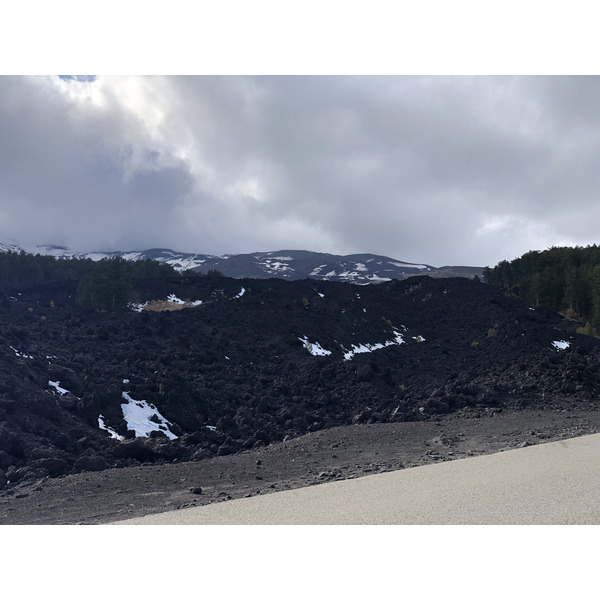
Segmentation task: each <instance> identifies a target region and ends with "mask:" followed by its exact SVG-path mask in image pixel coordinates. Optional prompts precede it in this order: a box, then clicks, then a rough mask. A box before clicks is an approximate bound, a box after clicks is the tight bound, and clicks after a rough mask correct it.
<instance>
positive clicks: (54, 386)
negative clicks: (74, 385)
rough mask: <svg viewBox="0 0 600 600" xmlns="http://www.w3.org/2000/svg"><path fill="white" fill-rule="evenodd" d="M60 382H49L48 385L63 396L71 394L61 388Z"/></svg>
mask: <svg viewBox="0 0 600 600" xmlns="http://www.w3.org/2000/svg"><path fill="white" fill-rule="evenodd" d="M59 384H60V381H49V382H48V385H49V386H50V387H53V388H54V389H55V390H56V391H57V392H58V393H59V394H60V395H61V396H64V395H65V394H68V393H69V390H66V389H65V388H63V387H60V385H59Z"/></svg>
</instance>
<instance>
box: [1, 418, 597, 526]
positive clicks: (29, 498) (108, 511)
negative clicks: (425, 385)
mask: <svg viewBox="0 0 600 600" xmlns="http://www.w3.org/2000/svg"><path fill="white" fill-rule="evenodd" d="M599 431H600V412H599V411H589V410H553V411H549V410H548V411H537V410H522V411H506V410H504V411H498V410H487V411H486V410H481V411H480V412H477V413H476V412H473V413H471V414H462V415H450V416H447V417H444V418H440V419H438V420H432V421H422V422H414V423H386V424H370V425H353V426H347V427H337V428H334V429H330V430H324V431H318V432H313V433H310V434H307V435H305V436H302V437H299V438H295V439H291V440H287V441H284V442H281V443H277V444H272V445H270V446H267V447H264V448H259V449H256V450H252V451H248V452H243V453H240V454H235V455H229V456H220V457H214V458H210V459H207V460H203V461H198V462H185V463H184V462H182V463H175V464H166V463H165V464H150V463H149V464H143V465H141V466H138V467H128V468H123V469H108V470H105V471H100V472H85V473H81V474H77V475H69V476H64V477H58V478H45V479H42V480H39V481H33V482H31V481H30V482H26V483H25V482H24V483H22V484H20V485H17V486H15V487H12V488H10V489H5V490H3V491H2V492H0V523H1V524H12V525H21V524H23V525H24V524H32V525H48V524H64V525H66V524H84V525H88V524H90V525H91V524H101V523H108V522H111V521H119V520H123V519H127V518H132V517H139V516H143V515H147V514H155V513H160V512H164V511H168V510H176V509H179V508H184V507H190V506H200V505H203V504H209V503H213V502H224V501H227V500H230V499H233V498H243V497H249V496H255V495H259V494H269V493H272V492H276V491H279V490H288V489H294V488H299V487H305V486H309V485H318V484H320V483H324V482H327V481H334V480H341V479H349V478H355V477H361V476H363V475H370V474H374V473H382V472H385V471H392V470H396V469H403V468H410V467H416V466H421V465H425V464H431V463H434V462H437V461H445V460H454V459H459V458H465V457H467V456H476V455H481V454H490V453H493V452H501V451H503V450H508V449H512V448H519V447H524V446H527V445H532V444H539V443H544V442H550V441H555V440H560V439H565V438H572V437H577V436H580V435H585V434H590V433H597V432H599Z"/></svg>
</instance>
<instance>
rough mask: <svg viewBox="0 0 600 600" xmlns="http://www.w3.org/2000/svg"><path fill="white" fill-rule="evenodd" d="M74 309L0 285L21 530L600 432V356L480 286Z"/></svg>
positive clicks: (3, 394) (307, 289) (6, 489)
mask: <svg viewBox="0 0 600 600" xmlns="http://www.w3.org/2000/svg"><path fill="white" fill-rule="evenodd" d="M75 293H76V283H60V284H59V283H47V284H29V285H25V284H23V285H22V286H17V285H12V286H9V287H6V286H5V287H3V288H1V289H0V318H1V321H0V323H1V325H0V488H1V490H0V514H2V517H0V518H1V519H2V522H4V523H10V522H13V523H17V522H104V521H106V520H111V519H115V518H118V517H120V516H122V517H123V518H125V517H126V516H131V514H140V512H139V511H142V514H143V511H146V510H147V511H157V510H165V507H166V508H167V509H168V508H169V507H177V506H183V505H185V504H187V503H193V502H207V501H217V500H221V499H223V498H228V497H230V496H231V497H239V495H240V494H242V492H243V494H242V495H246V494H254V493H257V492H260V493H265V492H266V491H274V490H275V489H281V488H282V487H286V486H287V487H294V486H297V485H307V484H310V483H314V482H317V483H318V482H321V481H326V480H330V479H331V478H339V477H347V476H357V475H360V474H366V473H368V472H377V470H385V469H390V468H399V467H402V466H414V465H416V464H423V462H427V461H429V460H439V459H449V458H456V457H459V456H464V455H468V452H469V451H471V452H485V451H493V450H500V449H505V448H508V447H514V446H515V445H518V444H528V443H538V442H539V441H544V440H550V439H560V438H561V437H565V436H572V435H580V434H581V433H590V432H593V431H595V430H596V426H597V424H598V419H597V415H598V412H597V408H598V394H599V391H600V369H599V368H598V367H599V364H600V345H599V342H598V340H596V339H594V338H591V337H588V336H581V335H579V334H576V333H574V328H575V325H574V324H572V323H570V322H569V321H566V320H564V319H563V318H562V317H561V316H560V315H558V314H556V313H553V312H551V311H548V310H545V309H543V308H537V309H535V310H533V309H532V308H530V307H528V306H526V305H523V304H522V303H520V302H519V301H518V300H516V299H515V298H512V297H508V296H505V295H504V294H503V293H502V292H500V291H499V290H496V289H495V288H492V287H490V286H487V285H485V284H482V283H479V282H476V281H472V280H468V279H464V278H456V279H434V278H430V277H427V276H422V277H413V278H410V279H407V280H404V281H398V280H395V281H390V282H386V283H382V284H380V285H377V286H355V285H350V284H345V283H339V282H324V281H314V280H299V281H283V280H280V279H268V280H265V279H244V280H239V279H229V278H225V277H213V278H209V277H203V278H190V279H185V278H182V277H177V278H173V279H172V280H160V281H136V282H135V285H134V295H135V298H134V300H135V305H133V306H132V310H131V311H129V312H127V313H125V314H109V313H96V312H92V311H88V310H84V309H82V308H80V307H77V306H76V305H75V302H74V296H75ZM151 301H160V303H158V304H156V303H152V302H151ZM165 308H169V309H173V310H163V309H165ZM490 415H492V416H490ZM479 423H485V424H486V425H485V426H484V428H483V429H481V427H482V426H481V425H474V424H479ZM502 423H504V425H501V424H502ZM502 428H504V429H502ZM436 431H437V433H436ZM461 433H462V434H463V435H460V434H461ZM386 440H387V441H386ZM426 444H429V445H426ZM313 445H315V446H314V448H313ZM311 448H313V450H311ZM311 455H312V456H311ZM333 455H336V456H335V457H334V456H333ZM359 455H360V456H359ZM434 456H439V457H440V458H437V459H436V458H432V457H434ZM365 457H366V460H365ZM378 457H379V458H378ZM267 461H268V464H269V465H270V467H269V469H270V471H269V473H268V474H267V475H265V474H261V473H260V472H259V471H260V470H261V469H260V467H261V464H267ZM199 474H202V475H199ZM261 477H262V479H261ZM232 481H233V483H232ZM267 483H268V486H266V484H267ZM188 484H189V485H188ZM278 486H279V487H278ZM196 488H197V489H196ZM255 488H256V489H255ZM61 489H62V490H63V491H62V493H59V491H58V490H61ZM193 489H196V492H193V491H191V490H193ZM84 490H86V491H85V493H84V492H83V491H84ZM118 490H121V492H119V491H118ZM119 493H122V494H123V499H127V502H125V503H124V504H123V505H121V504H122V503H121V504H119V502H120V500H119V499H118V497H117V496H118V494H119ZM44 494H46V496H44ZM165 494H166V496H165ZM173 494H175V496H173ZM44 498H45V499H44ZM48 498H53V499H54V500H52V501H50V500H48ZM69 498H72V499H71V500H69ZM132 498H135V500H133V501H132ZM165 498H167V501H165ZM84 500H85V501H84ZM80 501H81V502H80ZM65 502H66V503H67V504H64V503H65ZM57 503H58V505H60V509H59V508H57V506H58V505H57ZM114 503H116V504H114ZM79 504H81V507H84V508H85V507H87V508H85V510H84V508H80V510H79V512H78V510H75V508H74V507H75V505H77V506H79ZM117 504H119V506H120V507H121V508H118V509H117V508H114V506H116V505H117ZM44 506H54V509H53V510H50V509H49V510H46V512H44V510H43V507H44ZM19 507H20V508H19ZM99 507H103V508H99ZM110 507H112V508H110ZM113 508H114V510H113ZM119 511H121V512H119ZM136 511H137V512H136ZM19 515H20V516H19ZM44 515H45V516H44ZM94 515H95V516H94Z"/></svg>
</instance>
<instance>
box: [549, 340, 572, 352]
mask: <svg viewBox="0 0 600 600" xmlns="http://www.w3.org/2000/svg"><path fill="white" fill-rule="evenodd" d="M552 345H553V346H554V347H555V348H556V349H557V350H566V349H567V348H568V347H569V346H570V345H571V342H565V340H556V341H554V342H552Z"/></svg>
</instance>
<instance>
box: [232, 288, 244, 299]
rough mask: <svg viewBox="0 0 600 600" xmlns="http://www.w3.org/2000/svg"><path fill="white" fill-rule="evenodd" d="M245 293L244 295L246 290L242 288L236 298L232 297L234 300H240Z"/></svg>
mask: <svg viewBox="0 0 600 600" xmlns="http://www.w3.org/2000/svg"><path fill="white" fill-rule="evenodd" d="M245 293H246V288H242V289H241V290H240V293H239V294H238V295H237V296H234V299H235V298H241V297H242V296H243V295H244V294H245Z"/></svg>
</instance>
